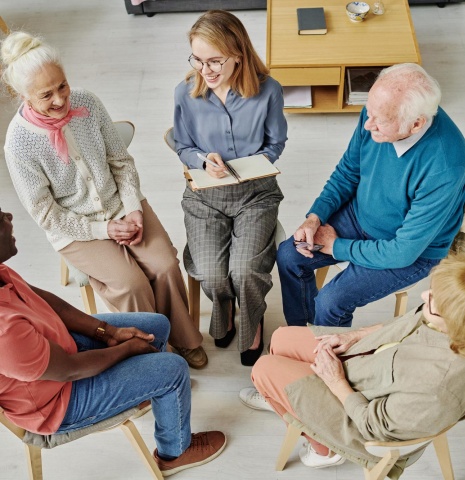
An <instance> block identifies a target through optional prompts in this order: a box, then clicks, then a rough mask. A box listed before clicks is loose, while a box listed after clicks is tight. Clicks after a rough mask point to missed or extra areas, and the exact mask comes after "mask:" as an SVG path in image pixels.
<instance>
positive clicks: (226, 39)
mask: <svg viewBox="0 0 465 480" xmlns="http://www.w3.org/2000/svg"><path fill="white" fill-rule="evenodd" d="M188 37H189V42H190V44H191V45H192V40H193V39H194V38H200V39H202V40H203V41H204V42H206V43H208V44H209V45H211V46H212V47H215V48H217V49H218V50H219V51H220V52H221V53H222V55H224V56H225V57H238V58H239V63H236V66H235V69H234V72H233V74H232V76H231V88H232V90H234V91H235V92H237V93H238V94H239V95H241V96H242V97H244V98H248V97H253V96H255V95H258V93H259V91H260V83H261V82H263V81H265V80H266V78H267V77H268V75H269V73H270V72H269V70H268V68H267V67H266V65H265V64H264V63H263V62H262V60H261V59H260V57H259V56H258V54H257V52H256V51H255V49H254V47H253V45H252V42H251V41H250V38H249V35H248V33H247V30H246V29H245V27H244V25H242V23H241V21H240V20H239V19H238V18H237V17H236V16H234V15H233V14H232V13H229V12H226V11H224V10H210V11H209V12H206V13H205V14H203V15H202V16H201V17H200V18H199V19H198V20H197V21H196V22H195V23H194V25H193V26H192V28H191V29H190V31H189V34H188ZM191 80H193V82H194V88H193V89H192V91H191V97H193V98H196V97H200V96H203V97H205V95H206V94H207V92H208V86H207V84H206V82H205V80H204V79H203V77H202V75H201V74H200V73H199V72H198V71H196V70H192V71H190V72H189V73H188V74H187V76H186V81H187V82H189V81H191Z"/></svg>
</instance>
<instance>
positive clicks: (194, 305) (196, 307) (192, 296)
mask: <svg viewBox="0 0 465 480" xmlns="http://www.w3.org/2000/svg"><path fill="white" fill-rule="evenodd" d="M187 289H188V293H189V313H190V315H191V317H192V320H193V322H194V326H195V328H196V329H197V330H199V328H200V282H198V281H197V280H196V279H195V278H193V277H191V276H190V275H188V277H187Z"/></svg>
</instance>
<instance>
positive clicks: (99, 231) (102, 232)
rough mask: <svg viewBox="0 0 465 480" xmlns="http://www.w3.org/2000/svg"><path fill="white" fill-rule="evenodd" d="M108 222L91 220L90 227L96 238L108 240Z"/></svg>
mask: <svg viewBox="0 0 465 480" xmlns="http://www.w3.org/2000/svg"><path fill="white" fill-rule="evenodd" d="M108 222H109V220H107V221H105V222H90V228H91V231H92V236H93V237H94V239H95V240H108V239H109V238H110V237H109V236H108Z"/></svg>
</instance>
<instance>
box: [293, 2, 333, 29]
mask: <svg viewBox="0 0 465 480" xmlns="http://www.w3.org/2000/svg"><path fill="white" fill-rule="evenodd" d="M297 24H298V27H299V35H323V34H325V33H326V32H327V31H328V30H327V28H326V19H325V11H324V9H323V7H313V8H298V9H297Z"/></svg>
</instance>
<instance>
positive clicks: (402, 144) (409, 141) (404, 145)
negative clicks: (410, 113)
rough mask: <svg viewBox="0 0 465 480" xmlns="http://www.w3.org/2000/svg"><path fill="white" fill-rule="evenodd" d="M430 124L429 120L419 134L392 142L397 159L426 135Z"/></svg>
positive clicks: (430, 120)
mask: <svg viewBox="0 0 465 480" xmlns="http://www.w3.org/2000/svg"><path fill="white" fill-rule="evenodd" d="M432 123H433V119H432V118H430V119H429V120H428V121H427V122H426V123H425V125H424V126H423V128H422V129H421V130H420V131H419V132H417V133H414V134H413V135H410V137H407V138H404V139H403V140H398V141H397V142H393V143H392V144H393V145H394V148H395V150H396V153H397V158H400V157H401V156H402V155H403V154H404V153H405V152H407V151H408V150H410V149H411V148H412V147H413V146H414V145H415V144H416V143H417V142H418V141H419V140H420V138H421V137H422V136H423V135H424V134H425V133H426V131H427V130H428V128H429V127H431V124H432Z"/></svg>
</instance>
